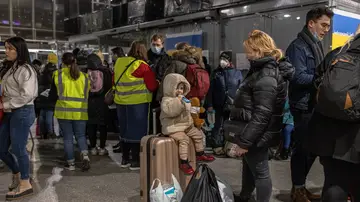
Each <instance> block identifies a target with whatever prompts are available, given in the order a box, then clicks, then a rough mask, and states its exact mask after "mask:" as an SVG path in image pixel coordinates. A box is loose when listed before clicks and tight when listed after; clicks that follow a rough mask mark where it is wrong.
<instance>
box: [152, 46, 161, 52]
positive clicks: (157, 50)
mask: <svg viewBox="0 0 360 202" xmlns="http://www.w3.org/2000/svg"><path fill="white" fill-rule="evenodd" d="M161 50H162V48H159V47H157V46H151V51H152V52H153V53H155V54H160V53H161Z"/></svg>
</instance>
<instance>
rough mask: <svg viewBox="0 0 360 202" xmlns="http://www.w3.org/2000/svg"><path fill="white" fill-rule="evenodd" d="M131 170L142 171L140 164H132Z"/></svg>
mask: <svg viewBox="0 0 360 202" xmlns="http://www.w3.org/2000/svg"><path fill="white" fill-rule="evenodd" d="M130 170H132V171H135V170H140V162H132V163H131V165H130Z"/></svg>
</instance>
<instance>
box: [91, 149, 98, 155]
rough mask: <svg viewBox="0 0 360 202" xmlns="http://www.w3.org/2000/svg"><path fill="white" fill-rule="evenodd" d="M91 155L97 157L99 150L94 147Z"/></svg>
mask: <svg viewBox="0 0 360 202" xmlns="http://www.w3.org/2000/svg"><path fill="white" fill-rule="evenodd" d="M90 153H91V155H93V156H95V155H97V154H98V149H97V148H96V147H94V148H92V149H91V150H90Z"/></svg>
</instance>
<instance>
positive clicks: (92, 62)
mask: <svg viewBox="0 0 360 202" xmlns="http://www.w3.org/2000/svg"><path fill="white" fill-rule="evenodd" d="M102 67H103V63H102V61H101V59H100V57H99V56H98V55H97V54H94V53H92V54H90V55H89V56H88V57H87V68H88V69H99V68H102Z"/></svg>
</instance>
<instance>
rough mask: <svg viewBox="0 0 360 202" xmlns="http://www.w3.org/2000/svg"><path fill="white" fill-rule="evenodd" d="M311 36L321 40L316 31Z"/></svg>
mask: <svg viewBox="0 0 360 202" xmlns="http://www.w3.org/2000/svg"><path fill="white" fill-rule="evenodd" d="M313 36H314V38H315V39H316V40H318V41H321V39H320V38H319V36H318V35H317V33H316V32H315V33H314V34H313Z"/></svg>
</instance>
